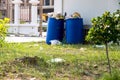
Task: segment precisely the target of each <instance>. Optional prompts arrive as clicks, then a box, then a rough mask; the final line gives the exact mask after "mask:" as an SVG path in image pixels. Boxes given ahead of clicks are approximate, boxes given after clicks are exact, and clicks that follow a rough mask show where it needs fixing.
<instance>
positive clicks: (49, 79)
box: [0, 42, 120, 80]
mask: <svg viewBox="0 0 120 80" xmlns="http://www.w3.org/2000/svg"><path fill="white" fill-rule="evenodd" d="M109 54H110V60H111V66H112V70H113V71H114V69H115V70H117V71H118V72H119V70H120V69H119V67H120V46H115V45H111V46H109ZM53 58H62V59H64V60H65V62H62V63H51V62H50V60H51V59H53ZM107 73H108V65H107V59H106V55H105V49H104V48H95V47H93V45H81V44H79V45H67V44H62V45H56V46H51V45H47V44H45V43H44V42H41V43H23V44H22V43H21V44H20V43H18V44H14V43H11V44H6V46H4V47H2V48H0V80H7V79H21V80H30V79H31V78H35V80H97V79H100V80H103V78H104V80H107V78H106V77H104V76H105V75H106V74H107ZM104 74H105V75H104ZM118 76H119V74H118ZM108 77H109V76H108ZM111 80H114V79H111Z"/></svg>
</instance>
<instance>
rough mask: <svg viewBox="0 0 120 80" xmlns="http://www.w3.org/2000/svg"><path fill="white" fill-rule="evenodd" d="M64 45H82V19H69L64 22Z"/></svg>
mask: <svg viewBox="0 0 120 80" xmlns="http://www.w3.org/2000/svg"><path fill="white" fill-rule="evenodd" d="M66 43H68V44H79V43H83V19H82V18H70V19H67V20H66Z"/></svg>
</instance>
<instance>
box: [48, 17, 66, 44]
mask: <svg viewBox="0 0 120 80" xmlns="http://www.w3.org/2000/svg"><path fill="white" fill-rule="evenodd" d="M63 37H64V19H55V18H48V28H47V37H46V43H47V44H51V42H50V41H51V40H59V41H62V40H63Z"/></svg>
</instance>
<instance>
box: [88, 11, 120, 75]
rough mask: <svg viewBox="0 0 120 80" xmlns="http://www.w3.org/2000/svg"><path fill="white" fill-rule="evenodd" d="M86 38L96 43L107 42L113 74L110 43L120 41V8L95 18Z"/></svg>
mask: <svg viewBox="0 0 120 80" xmlns="http://www.w3.org/2000/svg"><path fill="white" fill-rule="evenodd" d="M86 40H87V41H91V42H93V43H95V44H96V43H100V44H105V46H106V55H107V60H108V64H109V72H110V74H111V66H110V60H109V55H108V43H109V42H113V43H119V41H120V10H117V11H116V12H114V13H113V14H111V13H110V12H105V13H104V14H103V15H102V16H99V17H97V18H93V19H92V28H91V29H90V31H89V32H88V35H87V37H86Z"/></svg>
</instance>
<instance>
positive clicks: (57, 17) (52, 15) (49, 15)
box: [48, 13, 64, 19]
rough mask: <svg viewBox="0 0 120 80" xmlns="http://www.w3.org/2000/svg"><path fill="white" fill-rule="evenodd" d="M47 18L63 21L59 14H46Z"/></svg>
mask: <svg viewBox="0 0 120 80" xmlns="http://www.w3.org/2000/svg"><path fill="white" fill-rule="evenodd" d="M48 17H51V18H55V19H64V16H63V15H62V14H61V13H48Z"/></svg>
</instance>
